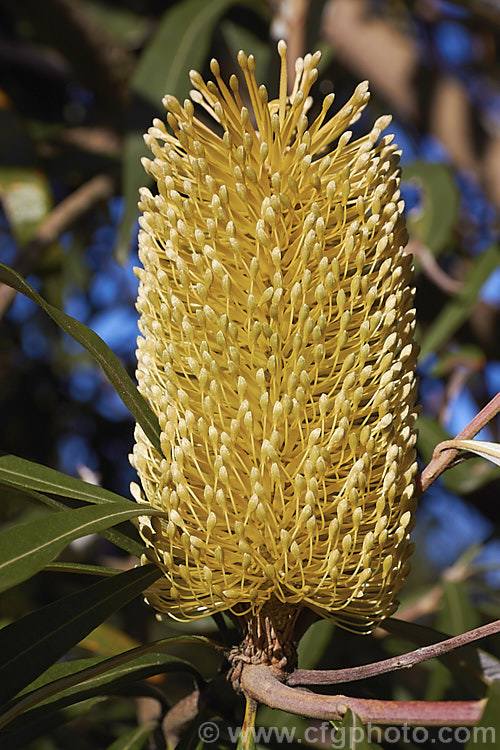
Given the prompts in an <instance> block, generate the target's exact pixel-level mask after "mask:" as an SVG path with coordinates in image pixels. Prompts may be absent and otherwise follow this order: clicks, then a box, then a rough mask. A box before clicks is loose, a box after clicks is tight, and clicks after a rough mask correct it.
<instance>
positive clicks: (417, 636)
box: [383, 617, 488, 697]
mask: <svg viewBox="0 0 500 750" xmlns="http://www.w3.org/2000/svg"><path fill="white" fill-rule="evenodd" d="M383 627H384V630H387V631H388V632H389V633H391V635H395V636H397V637H401V638H404V639H405V640H408V641H410V643H415V644H416V645H417V646H428V645H430V644H431V643H438V642H439V641H443V640H446V639H447V638H450V637H451V636H450V634H449V633H443V632H442V631H440V630H435V629H434V628H430V627H429V626H427V625H419V624H418V623H415V622H406V621H405V620H398V619H397V618H395V617H389V618H387V620H384V626H383ZM436 658H437V659H438V660H439V661H440V662H442V663H443V664H444V665H445V666H446V667H447V669H449V670H450V672H452V673H453V674H454V675H455V678H456V680H457V681H459V682H460V683H461V684H463V685H466V686H467V687H468V688H469V689H470V690H472V691H473V692H475V693H476V694H477V695H478V696H479V697H481V696H482V694H483V693H484V686H485V684H488V679H487V677H486V676H485V675H484V673H483V666H482V660H481V659H480V656H479V649H477V648H476V647H475V646H473V645H471V644H469V645H467V646H461V647H460V650H458V651H450V652H449V653H447V654H442V655H441V656H438V657H436Z"/></svg>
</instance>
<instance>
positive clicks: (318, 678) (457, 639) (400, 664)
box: [286, 620, 500, 685]
mask: <svg viewBox="0 0 500 750" xmlns="http://www.w3.org/2000/svg"><path fill="white" fill-rule="evenodd" d="M499 632H500V620H495V622H490V623H488V624H487V625H482V626H481V627H479V628H474V630H469V632H467V633H462V634H461V635H456V636H454V637H453V638H447V639H446V640H445V641H439V642H438V643H432V644H430V645H429V646H423V647H422V648H417V649H415V651H410V652H409V653H407V654H402V655H401V656H394V657H392V658H391V659H382V660H381V661H376V662H373V663H372V664H364V665H363V666H361V667H349V668H348V669H296V670H295V672H292V673H291V674H290V675H289V677H288V679H287V680H286V683H287V685H333V684H335V683H339V682H342V683H345V682H354V681H355V680H364V679H366V678H367V677H374V676H375V675H379V674H385V673H386V672H395V671H396V670H398V669H409V668H410V667H413V666H414V665H415V664H420V663H421V662H423V661H427V660H428V659H434V658H435V657H437V656H442V655H443V654H447V653H448V652H449V651H452V650H453V649H455V648H460V646H465V645H467V644H468V643H472V642H473V641H477V640H479V639H480V638H486V637H487V636H488V635H493V634H494V633H499Z"/></svg>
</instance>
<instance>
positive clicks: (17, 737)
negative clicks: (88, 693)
mask: <svg viewBox="0 0 500 750" xmlns="http://www.w3.org/2000/svg"><path fill="white" fill-rule="evenodd" d="M102 701H103V698H102V697H101V696H99V697H98V698H90V699H89V700H87V701H82V702H81V703H77V704H76V705H75V706H68V708H66V709H64V711H61V712H59V713H52V714H50V715H48V716H46V717H45V718H44V720H41V721H39V722H38V724H36V725H33V724H30V725H26V727H22V728H21V729H18V730H16V731H15V732H10V731H9V730H8V729H7V730H4V731H2V730H0V747H1V748H2V750H26V748H27V747H30V744H29V743H30V742H31V741H32V740H34V739H36V738H37V737H46V736H47V735H48V734H49V732H52V730H54V729H55V728H56V727H58V726H60V725H61V724H65V723H67V722H69V721H73V720H74V719H78V717H80V716H86V715H87V714H88V713H89V712H90V711H92V709H93V708H94V706H97V705H98V704H99V703H101V702H102Z"/></svg>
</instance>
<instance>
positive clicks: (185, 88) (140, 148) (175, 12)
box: [116, 0, 234, 260]
mask: <svg viewBox="0 0 500 750" xmlns="http://www.w3.org/2000/svg"><path fill="white" fill-rule="evenodd" d="M233 4H234V0H210V2H206V0H184V2H182V3H177V4H176V5H174V6H173V7H172V8H170V9H169V10H167V11H166V13H165V14H164V15H163V18H162V20H161V22H160V25H159V27H158V31H157V32H156V34H155V36H154V37H153V39H152V40H151V41H150V43H149V44H148V46H147V47H146V49H145V50H144V52H143V53H142V55H141V58H140V60H139V63H138V65H137V68H136V70H135V72H134V75H133V77H132V81H131V87H132V91H133V93H134V95H135V101H136V110H137V111H136V112H135V113H134V121H135V122H134V123H133V125H134V127H133V128H132V129H131V132H130V133H129V134H128V136H127V138H126V140H125V149H124V156H123V175H124V178H123V180H124V181H123V194H124V196H125V211H124V215H123V219H122V223H121V226H120V231H119V236H118V243H117V250H116V252H117V256H118V258H120V259H121V260H124V259H125V258H127V256H128V253H129V245H130V234H131V231H132V226H133V224H134V221H135V219H136V216H137V200H138V197H139V195H138V193H139V188H140V187H142V186H143V185H145V184H150V180H149V178H148V177H147V176H146V174H145V172H144V169H143V167H142V164H141V161H140V158H141V156H144V155H146V154H147V153H148V149H147V148H146V147H145V145H144V143H143V139H142V133H144V132H145V131H146V130H147V128H148V127H149V125H150V121H151V119H152V117H154V116H155V114H156V115H157V116H161V112H162V107H161V100H162V98H163V97H164V95H165V94H171V95H172V96H176V97H177V98H178V99H179V100H180V101H183V99H185V98H186V96H187V95H188V93H189V90H190V88H191V83H190V81H189V75H188V74H189V71H190V70H191V68H194V69H196V70H199V69H200V68H202V67H203V65H204V63H205V60H206V57H207V54H208V51H209V49H210V43H211V40H212V35H213V30H214V28H215V25H216V23H217V21H218V20H219V18H220V17H221V15H222V14H223V13H224V12H225V11H226V9H227V8H229V6H230V5H233ZM147 108H149V109H150V112H148V114H147V119H146V116H145V117H144V119H141V112H140V110H145V109H147Z"/></svg>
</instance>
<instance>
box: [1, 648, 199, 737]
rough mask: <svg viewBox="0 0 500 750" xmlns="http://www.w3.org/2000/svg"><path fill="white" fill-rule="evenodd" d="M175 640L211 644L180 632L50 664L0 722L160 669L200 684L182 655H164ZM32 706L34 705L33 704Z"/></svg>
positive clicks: (52, 708) (40, 713)
mask: <svg viewBox="0 0 500 750" xmlns="http://www.w3.org/2000/svg"><path fill="white" fill-rule="evenodd" d="M179 644H181V645H182V644H189V645H191V646H192V645H201V646H204V647H209V648H211V647H212V646H211V642H210V641H208V639H206V638H203V637H201V636H200V637H196V636H180V637H174V638H165V639H162V640H160V641H155V642H153V643H148V644H147V645H145V646H139V647H138V648H134V649H131V650H130V651H126V652H124V653H122V654H118V655H116V656H112V657H110V658H106V659H104V658H101V659H97V660H85V661H90V662H93V663H90V664H89V665H88V666H86V667H85V668H84V669H82V670H75V669H72V668H71V667H68V666H67V665H68V664H69V665H72V664H73V662H67V663H66V664H65V666H64V669H61V668H60V665H53V666H52V667H51V668H50V669H48V670H47V671H46V672H45V673H44V674H43V675H41V677H40V678H39V679H38V680H37V681H36V684H37V685H39V687H37V688H36V689H35V690H33V691H31V692H28V693H26V691H23V693H22V694H21V696H20V700H18V701H16V702H14V704H13V705H12V706H11V707H10V708H9V709H8V710H7V711H6V712H5V713H4V714H3V715H2V716H1V717H0V726H5V725H6V724H8V723H9V722H11V721H12V720H13V719H17V717H20V720H22V722H23V723H24V724H25V723H26V722H27V721H28V720H31V719H33V720H34V721H38V720H39V719H40V718H41V717H42V716H45V715H46V714H47V711H49V712H50V711H59V710H61V709H62V708H64V707H65V706H67V705H69V704H70V703H76V702H78V701H81V700H86V699H87V698H88V697H89V696H93V695H97V694H99V695H103V694H106V695H111V694H113V692H114V691H115V690H116V689H117V687H123V686H124V685H128V684H130V683H131V682H137V681H139V680H145V679H147V678H148V677H151V676H153V675H156V674H162V673H164V672H186V673H187V674H189V675H190V676H191V677H193V678H194V680H195V681H196V683H197V684H198V685H202V684H203V683H204V680H203V677H202V676H201V675H200V673H199V672H198V670H197V669H195V667H194V666H193V665H192V664H190V663H189V662H187V661H186V660H184V659H179V658H174V657H172V656H168V655H165V653H164V652H165V651H168V650H169V649H171V648H172V647H173V646H175V645H179ZM76 662H77V664H80V663H81V662H82V660H81V659H78V660H76ZM58 674H61V675H62V676H61V677H60V678H59V679H56V680H54V681H50V677H51V676H57V675H58ZM41 681H43V683H42V684H40V682H41ZM30 687H31V685H30ZM34 706H37V707H38V708H33V707H34ZM42 707H43V709H44V710H42ZM28 709H32V710H31V711H30V710H28Z"/></svg>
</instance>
